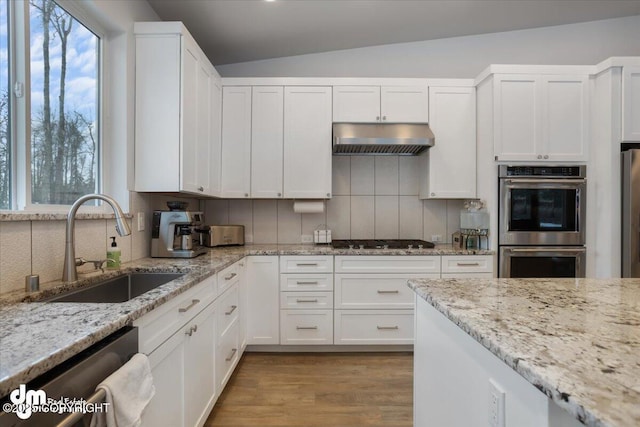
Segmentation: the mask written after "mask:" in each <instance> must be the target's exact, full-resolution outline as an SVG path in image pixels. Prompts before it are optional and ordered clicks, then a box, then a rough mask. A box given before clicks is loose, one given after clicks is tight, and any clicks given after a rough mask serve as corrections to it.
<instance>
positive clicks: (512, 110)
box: [436, 74, 541, 161]
mask: <svg viewBox="0 0 640 427" xmlns="http://www.w3.org/2000/svg"><path fill="white" fill-rule="evenodd" d="M493 85H494V87H493V91H494V92H493V95H494V96H493V108H494V119H493V120H494V147H493V150H494V155H495V156H496V160H516V161H517V160H536V159H537V155H538V153H540V152H541V149H540V141H541V137H540V136H541V135H540V132H541V125H540V111H539V110H540V108H539V107H538V106H539V105H540V101H539V99H538V98H539V93H540V90H539V86H540V77H539V76H537V75H526V74H514V75H509V74H499V75H496V76H495V78H494V80H493ZM437 138H438V136H437V135H436V144H437V143H438V142H437Z"/></svg>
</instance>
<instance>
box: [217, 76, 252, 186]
mask: <svg viewBox="0 0 640 427" xmlns="http://www.w3.org/2000/svg"><path fill="white" fill-rule="evenodd" d="M250 191H251V87H248V86H225V87H224V88H223V89H222V192H221V195H222V197H228V198H240V197H242V198H244V197H249V193H250Z"/></svg>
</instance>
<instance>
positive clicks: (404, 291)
mask: <svg viewBox="0 0 640 427" xmlns="http://www.w3.org/2000/svg"><path fill="white" fill-rule="evenodd" d="M418 277H422V278H429V279H437V278H440V276H439V275H438V274H434V275H431V276H430V275H415V274H336V279H335V280H336V288H335V307H336V308H348V309H366V308H369V309H371V308H392V309H393V308H395V309H406V308H408V309H413V303H414V295H415V293H414V292H413V290H411V288H409V286H407V281H408V280H409V279H410V278H418Z"/></svg>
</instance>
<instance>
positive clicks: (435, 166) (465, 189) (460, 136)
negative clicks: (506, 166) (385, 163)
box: [420, 87, 476, 199]
mask: <svg viewBox="0 0 640 427" xmlns="http://www.w3.org/2000/svg"><path fill="white" fill-rule="evenodd" d="M429 127H430V128H431V130H432V131H433V134H434V136H435V139H436V143H435V145H434V146H433V147H431V148H430V149H429V150H427V151H426V152H425V153H424V154H423V155H422V158H421V162H422V164H423V167H422V168H421V171H422V174H423V175H422V180H421V183H420V198H423V199H425V198H429V199H431V198H434V199H437V198H443V199H470V198H475V197H476V90H475V88H474V87H430V88H429Z"/></svg>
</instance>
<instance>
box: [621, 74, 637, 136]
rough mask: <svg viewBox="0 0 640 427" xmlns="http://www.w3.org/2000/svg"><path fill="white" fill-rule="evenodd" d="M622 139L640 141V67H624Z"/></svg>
mask: <svg viewBox="0 0 640 427" xmlns="http://www.w3.org/2000/svg"><path fill="white" fill-rule="evenodd" d="M622 140H623V141H640V67H624V68H623V69H622Z"/></svg>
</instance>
